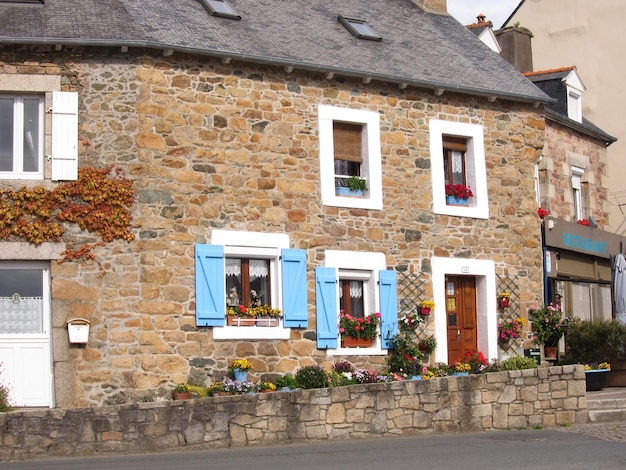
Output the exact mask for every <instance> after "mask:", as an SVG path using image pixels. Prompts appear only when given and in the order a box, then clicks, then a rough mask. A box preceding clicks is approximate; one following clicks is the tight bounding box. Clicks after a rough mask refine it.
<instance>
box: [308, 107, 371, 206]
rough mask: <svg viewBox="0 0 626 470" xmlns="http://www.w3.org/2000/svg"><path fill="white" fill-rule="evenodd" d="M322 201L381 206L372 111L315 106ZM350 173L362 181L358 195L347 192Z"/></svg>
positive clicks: (345, 204) (343, 204) (341, 204)
mask: <svg viewBox="0 0 626 470" xmlns="http://www.w3.org/2000/svg"><path fill="white" fill-rule="evenodd" d="M318 125H319V139H320V142H319V145H320V175H321V189H322V202H323V204H324V205H327V206H335V207H354V208H361V209H377V210H380V209H382V208H383V197H382V174H381V173H382V163H381V151H380V116H379V114H378V113H377V112H375V111H369V110H361V109H349V108H340V107H336V106H328V105H320V106H319V108H318ZM351 176H356V177H359V178H362V179H363V180H365V183H366V186H367V189H366V190H365V191H364V192H363V193H362V194H354V193H349V192H348V191H347V189H344V188H346V187H347V181H348V178H349V177H351Z"/></svg>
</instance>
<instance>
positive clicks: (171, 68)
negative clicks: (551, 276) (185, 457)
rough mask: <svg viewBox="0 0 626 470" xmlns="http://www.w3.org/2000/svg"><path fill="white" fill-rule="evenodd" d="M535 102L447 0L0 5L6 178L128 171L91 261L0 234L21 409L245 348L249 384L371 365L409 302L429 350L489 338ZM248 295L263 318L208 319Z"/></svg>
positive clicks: (13, 382) (525, 226)
mask: <svg viewBox="0 0 626 470" xmlns="http://www.w3.org/2000/svg"><path fill="white" fill-rule="evenodd" d="M548 101H549V98H548V97H547V96H546V95H545V94H544V93H543V92H542V91H540V90H539V89H538V88H537V87H536V86H534V85H533V84H532V83H531V82H530V81H529V80H528V79H527V78H525V77H523V76H522V74H520V73H519V72H518V71H517V70H515V69H514V68H513V67H511V66H510V65H509V64H507V63H506V62H505V61H504V60H502V59H501V58H500V57H499V56H498V55H497V54H495V53H494V52H493V51H491V50H490V49H489V48H487V47H486V46H485V45H483V44H482V43H481V42H480V41H479V40H478V39H477V38H476V37H475V36H474V35H473V34H472V33H471V32H469V31H467V30H466V29H465V28H464V27H463V26H462V25H460V24H458V23H457V22H456V21H455V20H454V19H453V18H451V17H450V16H449V15H448V14H447V12H446V2H445V0H381V1H379V2H365V1H362V0H321V1H317V2H308V1H290V2H284V1H279V0H263V1H260V0H259V1H250V0H247V1H243V0H228V2H226V1H223V0H184V1H179V2H170V1H166V0H155V1H152V2H134V1H131V0H105V1H100V2H96V3H92V2H70V1H69V0H39V1H27V2H15V1H12V2H8V3H7V2H2V1H0V106H1V107H0V119H2V122H3V123H4V124H3V129H2V131H0V132H2V134H0V135H1V138H0V142H2V144H1V147H0V152H1V153H0V178H2V184H3V187H4V188H14V189H16V188H20V187H24V186H25V187H28V188H35V187H43V188H46V189H48V190H51V189H54V188H56V187H59V186H60V185H63V184H65V183H66V182H67V181H75V180H76V178H77V177H78V172H79V170H80V169H84V168H88V167H96V168H106V167H108V166H109V165H114V166H115V167H117V168H119V169H121V170H123V171H124V172H125V174H126V175H127V177H128V178H130V179H131V180H132V181H133V184H134V189H135V191H136V198H135V204H134V205H133V207H132V216H133V224H134V230H133V234H134V236H135V237H134V240H129V241H124V240H113V241H111V242H109V243H106V244H103V245H102V246H97V247H95V249H94V254H95V259H94V260H91V261H90V260H87V261H79V260H76V261H71V260H70V261H66V262H63V263H59V262H58V261H59V260H60V259H61V258H62V254H61V253H62V252H63V251H64V250H65V249H68V248H69V249H76V248H77V247H80V246H81V245H82V244H84V243H92V244H93V243H96V242H97V241H98V238H97V237H96V236H94V235H93V234H92V233H89V232H87V231H85V230H80V228H77V227H75V226H71V225H68V226H66V227H65V229H66V231H65V233H64V234H63V235H62V236H60V237H59V239H58V240H49V241H46V242H45V243H42V244H38V245H33V244H29V243H26V242H24V241H23V240H21V239H19V238H15V237H6V238H4V239H3V240H2V241H1V242H0V300H1V302H0V309H1V310H0V362H2V363H3V371H2V374H1V375H0V377H1V378H2V380H3V381H4V382H5V383H8V384H9V385H10V386H11V387H12V393H13V397H14V400H15V401H16V402H17V403H18V404H20V405H23V406H57V407H71V406H98V405H102V404H110V403H121V402H127V401H133V400H154V399H156V398H158V397H165V396H168V395H169V391H170V390H171V388H172V386H173V384H175V383H180V382H191V383H196V384H201V383H202V384H208V383H211V381H213V380H215V379H216V378H219V377H220V374H223V373H224V372H225V371H226V368H227V366H228V364H229V363H230V362H231V361H232V360H233V359H235V358H242V357H245V358H248V359H250V361H252V362H253V364H254V372H253V377H254V378H255V379H257V380H258V379H259V378H260V377H262V376H264V375H266V374H271V373H286V372H294V371H296V370H297V369H298V368H299V367H302V366H305V365H310V364H320V365H322V366H325V367H328V366H330V365H331V364H332V363H333V362H335V361H337V360H339V359H348V360H350V362H352V363H353V364H355V365H356V366H359V367H371V368H381V367H383V366H384V364H385V357H386V355H387V351H388V346H389V344H388V342H389V338H390V337H391V335H393V333H394V332H395V331H396V330H397V320H398V316H399V315H403V314H405V313H411V312H415V309H416V306H417V304H418V303H419V302H420V301H422V300H433V301H434V302H435V309H434V311H433V312H432V313H431V315H430V316H428V317H427V322H426V324H425V329H426V330H425V331H426V332H428V333H432V334H434V336H435V337H436V338H437V341H438V346H437V349H436V351H435V353H434V354H433V356H432V357H431V358H430V359H431V360H432V361H442V362H452V361H453V360H454V359H455V358H456V357H458V356H459V354H462V353H463V351H465V350H468V349H478V350H480V351H482V352H483V353H484V354H485V355H486V356H488V357H490V358H494V357H497V356H498V354H499V351H498V343H497V323H498V321H499V318H500V317H501V315H503V312H502V311H499V310H498V307H497V303H496V297H497V294H498V293H499V292H501V291H503V290H507V291H510V292H511V293H512V297H513V304H512V306H511V307H510V308H509V310H508V312H509V313H508V314H512V315H525V312H526V310H527V307H528V306H529V305H530V304H534V303H538V302H541V301H542V280H543V277H542V251H541V249H542V247H541V237H540V233H541V232H540V220H539V218H538V217H537V201H536V195H535V164H536V162H537V160H538V159H539V157H540V155H541V154H542V149H543V148H544V139H545V119H544V111H543V105H544V104H545V103H547V102H548ZM9 124H10V127H9ZM7 129H11V130H10V131H9V130H7ZM34 135H36V136H37V137H36V138H33V136H34ZM7 142H10V143H9V144H7ZM351 176H352V177H360V178H363V179H364V180H365V182H366V186H367V189H366V190H365V191H364V193H362V194H361V195H360V196H357V197H352V196H346V195H343V194H341V191H342V188H343V187H344V186H345V185H346V182H347V180H348V178H349V177H351ZM446 184H463V185H466V186H469V187H470V188H471V191H472V193H473V197H471V198H470V199H469V200H468V201H467V205H457V204H453V203H452V202H450V201H448V200H447V198H446ZM253 291H254V292H253ZM257 302H258V303H260V304H267V305H269V306H271V307H272V308H274V309H279V310H281V312H282V314H283V318H281V319H280V320H279V321H278V322H277V324H276V325H274V326H271V324H269V325H270V326H262V325H261V324H259V323H258V322H255V324H254V325H253V326H238V325H233V324H232V323H233V322H232V321H230V318H227V315H226V313H227V310H228V308H229V307H231V306H232V307H234V308H237V307H238V304H243V305H245V307H247V308H250V307H254V306H255V305H257ZM340 309H343V310H346V311H351V312H353V314H354V315H356V316H358V315H363V314H365V315H367V314H370V313H372V312H380V313H381V317H382V323H381V326H380V333H381V335H379V337H378V338H377V339H376V340H375V342H374V344H372V345H371V346H370V347H366V348H348V347H342V345H341V342H340V335H339V332H338V328H337V321H338V315H339V310H340ZM76 318H80V319H84V320H86V321H88V322H89V330H88V336H87V338H86V342H85V343H71V342H70V341H69V338H68V325H67V322H68V321H70V320H72V319H76ZM83 326H84V325H83Z"/></svg>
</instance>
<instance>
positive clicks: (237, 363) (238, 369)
mask: <svg viewBox="0 0 626 470" xmlns="http://www.w3.org/2000/svg"><path fill="white" fill-rule="evenodd" d="M251 370H252V363H251V362H250V361H249V360H248V359H235V360H234V361H233V362H232V364H231V365H230V367H229V368H228V371H229V372H230V373H231V374H232V376H233V377H234V378H235V380H236V381H237V382H245V381H246V380H248V372H249V371H251Z"/></svg>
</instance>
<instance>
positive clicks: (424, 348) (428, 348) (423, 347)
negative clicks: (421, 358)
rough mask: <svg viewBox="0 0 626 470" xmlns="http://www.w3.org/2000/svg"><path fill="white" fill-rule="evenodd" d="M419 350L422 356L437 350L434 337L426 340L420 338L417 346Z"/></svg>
mask: <svg viewBox="0 0 626 470" xmlns="http://www.w3.org/2000/svg"><path fill="white" fill-rule="evenodd" d="M418 347H419V350H420V351H421V352H422V353H424V354H432V353H434V352H435V349H436V348H437V338H435V336H434V335H430V336H428V337H426V338H421V339H420V340H419V344H418Z"/></svg>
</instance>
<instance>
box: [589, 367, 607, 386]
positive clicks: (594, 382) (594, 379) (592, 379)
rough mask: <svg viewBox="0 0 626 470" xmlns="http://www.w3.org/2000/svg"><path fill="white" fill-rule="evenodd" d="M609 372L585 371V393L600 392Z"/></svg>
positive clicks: (604, 370) (605, 383)
mask: <svg viewBox="0 0 626 470" xmlns="http://www.w3.org/2000/svg"><path fill="white" fill-rule="evenodd" d="M609 372H610V371H609V370H608V369H601V370H586V371H585V382H586V385H587V387H586V388H587V391H588V392H593V391H595V390H602V389H603V388H604V387H606V386H607V385H608V381H609Z"/></svg>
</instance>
